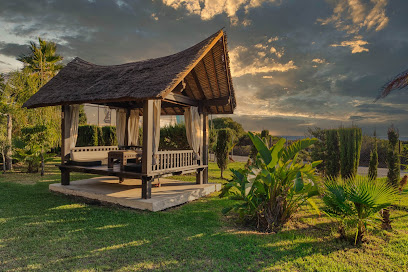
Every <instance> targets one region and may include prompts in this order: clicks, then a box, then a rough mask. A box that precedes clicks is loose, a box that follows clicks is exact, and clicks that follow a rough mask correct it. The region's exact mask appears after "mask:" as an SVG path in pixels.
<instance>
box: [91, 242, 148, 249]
mask: <svg viewBox="0 0 408 272" xmlns="http://www.w3.org/2000/svg"><path fill="white" fill-rule="evenodd" d="M147 243H150V242H149V241H147V240H139V241H132V242H129V243H124V244H118V245H114V246H108V247H102V248H98V249H95V250H92V251H91V252H101V251H108V250H115V249H120V248H125V247H136V246H141V245H144V244H147Z"/></svg>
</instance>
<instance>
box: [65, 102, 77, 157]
mask: <svg viewBox="0 0 408 272" xmlns="http://www.w3.org/2000/svg"><path fill="white" fill-rule="evenodd" d="M69 108H70V109H69V117H68V118H69V123H70V128H69V149H70V150H72V149H74V148H75V145H76V141H77V139H78V123H79V105H78V104H75V105H71V106H69Z"/></svg>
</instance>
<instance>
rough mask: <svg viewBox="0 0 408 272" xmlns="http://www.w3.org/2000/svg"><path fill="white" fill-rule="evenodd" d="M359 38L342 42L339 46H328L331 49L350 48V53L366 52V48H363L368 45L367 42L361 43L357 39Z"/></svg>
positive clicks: (361, 41)
mask: <svg viewBox="0 0 408 272" xmlns="http://www.w3.org/2000/svg"><path fill="white" fill-rule="evenodd" d="M359 38H360V37H356V38H355V39H354V40H350V41H342V42H341V43H340V44H331V45H330V46H332V47H339V46H343V47H350V48H351V53H352V54H355V53H361V52H368V51H369V50H368V48H366V47H364V46H365V45H367V44H368V42H367V41H363V40H361V39H359Z"/></svg>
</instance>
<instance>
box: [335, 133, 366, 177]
mask: <svg viewBox="0 0 408 272" xmlns="http://www.w3.org/2000/svg"><path fill="white" fill-rule="evenodd" d="M338 132H339V139H340V165H341V176H342V177H344V178H346V177H351V176H355V175H356V174H357V168H358V163H359V160H360V150H361V140H362V133H361V128H356V127H353V128H339V129H338Z"/></svg>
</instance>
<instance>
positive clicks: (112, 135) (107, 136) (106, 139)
mask: <svg viewBox="0 0 408 272" xmlns="http://www.w3.org/2000/svg"><path fill="white" fill-rule="evenodd" d="M102 139H103V143H104V145H106V146H113V145H118V140H117V138H116V127H114V126H105V127H102Z"/></svg>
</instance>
